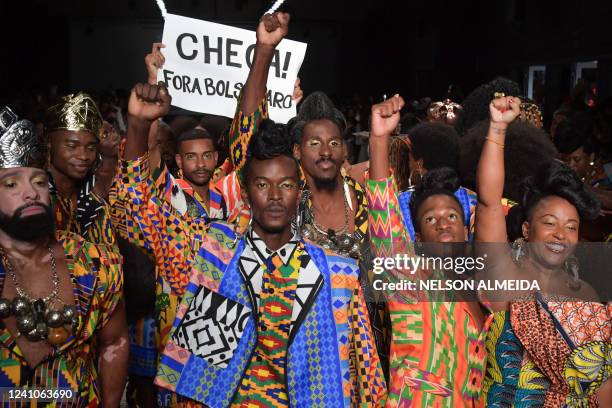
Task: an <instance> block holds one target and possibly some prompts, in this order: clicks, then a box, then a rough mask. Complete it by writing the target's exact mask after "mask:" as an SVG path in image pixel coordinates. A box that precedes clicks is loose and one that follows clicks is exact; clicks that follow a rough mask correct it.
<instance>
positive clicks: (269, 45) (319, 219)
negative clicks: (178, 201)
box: [230, 13, 388, 366]
mask: <svg viewBox="0 0 612 408" xmlns="http://www.w3.org/2000/svg"><path fill="white" fill-rule="evenodd" d="M289 19H290V16H289V14H287V13H275V14H273V15H270V14H268V15H265V16H264V17H262V20H261V22H260V23H259V26H258V28H257V46H256V47H257V48H256V52H255V58H254V62H253V64H252V66H251V70H250V72H249V76H248V78H247V81H246V83H245V85H244V88H243V91H242V97H241V99H240V102H239V104H238V108H237V111H236V115H235V116H234V121H233V123H232V126H231V130H230V157H231V162H232V165H233V167H234V170H235V171H236V173H237V174H239V175H240V174H242V173H243V172H244V164H245V160H246V156H245V152H246V149H247V145H248V143H249V140H250V138H251V137H252V135H253V134H254V133H255V132H257V129H258V127H259V124H260V123H261V121H262V120H264V119H266V118H267V117H268V104H267V95H266V83H267V79H268V71H269V69H270V64H271V63H272V58H273V56H274V50H275V48H276V46H277V45H278V44H279V43H280V42H281V41H282V39H283V38H284V37H285V36H286V35H287V32H288V24H289ZM287 127H288V137H290V138H291V140H292V142H293V144H294V156H295V157H296V159H298V161H299V162H300V165H301V169H302V173H303V176H304V181H305V183H304V184H303V187H302V196H301V200H300V203H299V211H298V213H299V217H298V221H299V224H300V225H298V226H297V227H298V228H300V230H301V231H302V234H303V236H304V238H305V239H307V240H308V241H310V242H313V243H316V244H317V245H320V246H322V247H324V248H326V249H330V250H332V251H334V252H337V253H338V254H340V255H343V256H349V257H352V258H355V259H359V266H360V268H361V270H362V273H361V279H362V281H363V286H364V288H365V290H366V297H367V299H368V308H369V313H370V318H371V319H372V326H373V329H374V333H375V336H376V341H377V345H378V349H379V353H380V355H381V359H382V360H383V366H386V361H387V357H386V354H387V353H386V350H387V349H388V345H387V344H386V342H387V340H386V339H385V335H384V327H383V326H384V323H383V321H384V320H385V318H386V317H385V313H384V304H383V303H380V302H377V300H376V299H375V294H374V293H372V292H371V289H370V286H371V285H370V284H369V283H368V279H370V278H371V276H372V274H371V272H370V271H371V260H372V257H371V255H370V249H369V247H370V245H369V240H368V239H367V231H368V212H367V202H366V197H365V194H364V190H363V188H362V187H361V185H360V184H359V183H357V182H356V181H355V180H353V179H352V178H351V177H349V176H348V175H345V174H343V171H342V165H343V163H344V160H345V158H346V156H347V151H346V144H345V140H344V136H345V132H346V121H345V118H344V116H343V115H342V113H341V112H340V111H339V110H338V109H336V108H335V107H334V104H333V102H332V101H331V100H330V99H329V98H328V97H327V96H326V95H325V94H324V93H322V92H315V93H313V94H311V95H309V96H308V97H307V98H305V99H304V101H303V102H302V104H301V105H300V109H299V111H298V115H297V117H296V118H294V119H292V120H291V121H290V123H289V124H288V125H287Z"/></svg>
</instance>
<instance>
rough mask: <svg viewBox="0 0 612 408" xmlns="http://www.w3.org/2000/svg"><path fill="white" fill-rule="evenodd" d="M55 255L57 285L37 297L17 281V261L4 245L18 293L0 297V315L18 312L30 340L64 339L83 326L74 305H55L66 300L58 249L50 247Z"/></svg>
mask: <svg viewBox="0 0 612 408" xmlns="http://www.w3.org/2000/svg"><path fill="white" fill-rule="evenodd" d="M48 249H49V255H50V256H51V274H52V282H53V289H52V291H51V293H50V294H49V295H48V296H46V297H44V298H38V299H33V298H32V297H31V296H30V295H29V294H28V293H27V292H26V291H25V290H24V289H23V288H22V287H21V286H19V282H18V281H17V275H16V274H15V269H14V268H13V264H12V263H11V261H10V260H9V259H8V257H7V256H6V254H5V253H4V250H3V249H2V248H0V257H1V258H2V262H3V263H4V266H5V268H6V271H7V272H8V274H9V275H10V277H11V280H12V281H13V285H14V286H15V291H16V292H17V296H16V297H15V298H14V299H13V300H9V299H6V298H0V319H6V318H7V317H10V316H15V319H16V321H17V330H18V331H19V335H23V336H25V337H26V338H27V339H28V340H30V341H47V342H48V343H49V344H51V345H52V346H54V347H55V346H58V345H60V344H62V343H64V342H65V341H66V340H67V339H68V337H69V336H70V334H74V333H76V330H77V328H78V326H79V317H78V315H77V311H76V308H75V307H74V306H68V305H64V307H63V308H61V309H53V308H52V307H51V306H52V305H53V304H55V303H62V301H61V300H60V299H59V275H58V273H57V266H56V262H55V253H54V252H53V248H51V246H49V247H48Z"/></svg>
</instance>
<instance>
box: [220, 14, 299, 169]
mask: <svg viewBox="0 0 612 408" xmlns="http://www.w3.org/2000/svg"><path fill="white" fill-rule="evenodd" d="M289 19H290V17H289V14H287V13H274V14H266V15H265V16H263V17H262V18H261V21H260V22H259V25H258V26H257V42H256V44H255V58H254V60H253V65H251V70H250V71H249V76H248V77H247V81H246V83H245V84H244V87H243V88H242V94H241V97H240V102H239V104H238V108H237V110H236V114H235V115H234V120H233V122H232V127H231V129H230V139H229V143H230V157H231V164H232V167H233V169H234V170H235V171H237V172H239V173H240V172H241V171H242V168H243V167H244V163H245V159H246V150H247V147H248V145H249V140H250V139H251V136H252V135H253V133H255V132H256V131H257V128H258V126H259V123H260V122H261V121H262V120H263V119H266V118H267V117H268V109H267V99H266V84H267V82H268V71H269V70H270V64H271V63H272V58H273V57H274V53H275V51H276V46H277V45H278V44H279V43H280V42H281V40H282V39H283V38H284V37H285V35H287V31H288V30H289Z"/></svg>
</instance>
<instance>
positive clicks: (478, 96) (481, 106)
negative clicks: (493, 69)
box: [457, 77, 521, 133]
mask: <svg viewBox="0 0 612 408" xmlns="http://www.w3.org/2000/svg"><path fill="white" fill-rule="evenodd" d="M496 92H501V93H504V94H505V95H506V96H520V95H521V88H520V87H519V85H518V84H517V83H516V82H514V81H512V80H510V79H507V78H503V77H498V78H496V79H494V80H493V81H491V82H488V83H486V84H483V85H480V86H479V87H478V88H476V89H474V90H473V91H472V92H471V93H470V94H469V95H468V96H467V97H466V98H465V100H464V101H463V104H462V105H463V112H462V114H461V116H460V118H459V123H458V124H457V127H458V130H459V132H460V133H466V132H468V131H469V129H470V128H471V127H472V126H474V125H476V124H477V123H478V122H480V121H481V120H485V119H488V117H489V104H490V103H491V101H492V100H493V98H494V95H495V93H496Z"/></svg>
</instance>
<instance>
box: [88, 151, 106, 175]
mask: <svg viewBox="0 0 612 408" xmlns="http://www.w3.org/2000/svg"><path fill="white" fill-rule="evenodd" d="M103 160H104V158H103V157H102V154H100V153H98V156H97V157H96V161H94V162H93V164H92V166H91V172H92V174H95V173H96V171H98V169H99V168H100V166H102V161H103Z"/></svg>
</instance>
